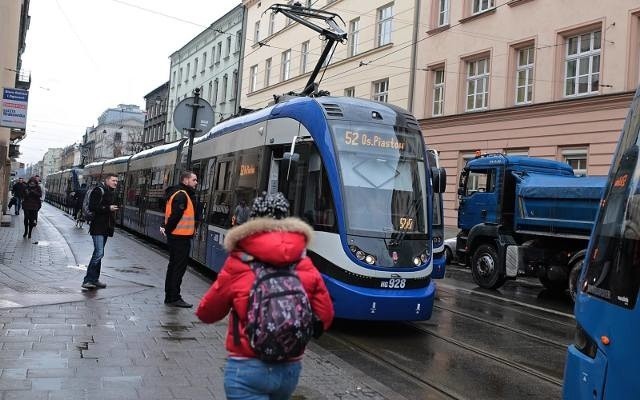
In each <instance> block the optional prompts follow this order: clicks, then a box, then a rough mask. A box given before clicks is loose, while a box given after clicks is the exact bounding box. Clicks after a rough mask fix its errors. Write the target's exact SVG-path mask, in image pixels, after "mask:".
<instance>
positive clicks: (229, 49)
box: [224, 36, 231, 58]
mask: <svg viewBox="0 0 640 400" xmlns="http://www.w3.org/2000/svg"><path fill="white" fill-rule="evenodd" d="M230 54H231V36H227V51H226V52H225V54H224V57H225V58H229V55H230Z"/></svg>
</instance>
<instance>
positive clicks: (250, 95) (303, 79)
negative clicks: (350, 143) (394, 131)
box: [241, 0, 421, 109]
mask: <svg viewBox="0 0 640 400" xmlns="http://www.w3.org/2000/svg"><path fill="white" fill-rule="evenodd" d="M275 3H283V2H279V1H275V0H273V1H272V0H263V1H257V0H244V1H243V4H244V5H245V7H246V8H247V11H246V13H247V18H246V19H247V24H246V26H247V34H246V36H247V37H246V39H245V48H246V50H245V53H246V55H245V58H244V66H243V72H242V76H243V82H242V97H241V106H242V107H243V108H249V109H255V108H261V107H264V106H266V105H267V104H269V103H270V102H271V101H273V95H274V94H275V95H279V94H283V93H288V92H291V91H293V92H296V93H298V92H300V91H302V89H303V88H304V87H305V85H306V83H307V80H308V79H309V76H310V75H311V72H312V71H313V68H314V66H315V65H316V63H317V62H318V60H319V59H320V55H321V53H322V50H323V49H324V45H325V43H326V42H325V41H323V40H321V39H320V37H319V35H318V33H316V32H315V31H313V30H311V29H309V28H307V27H305V26H303V25H300V24H298V23H297V22H293V21H291V20H290V19H289V18H286V17H285V16H284V15H282V14H281V13H278V14H273V13H271V12H270V11H268V8H269V7H270V6H271V5H272V4H275ZM302 3H303V6H309V5H310V4H313V8H321V9H322V10H325V11H329V12H333V13H336V14H338V15H340V16H341V17H342V19H343V20H344V21H345V24H344V26H343V24H342V22H341V21H340V20H339V19H337V18H336V22H337V23H338V24H339V25H340V26H341V27H343V29H344V30H345V31H346V32H347V34H348V40H347V41H346V42H345V43H343V44H338V45H337V47H336V49H335V51H334V52H333V54H332V55H331V58H330V60H329V62H328V63H325V64H326V69H324V68H323V70H324V72H323V71H321V72H320V74H319V76H318V78H317V79H316V82H317V81H320V89H321V90H326V91H329V92H330V93H331V94H332V95H335V96H355V97H361V98H366V99H371V100H377V101H384V102H389V103H393V104H396V105H398V106H401V107H404V108H407V109H411V108H412V106H413V105H412V99H413V97H414V96H412V95H410V93H411V92H412V91H413V90H414V86H413V74H412V69H411V68H409V67H410V66H411V65H414V63H415V49H416V46H415V44H413V42H414V40H413V38H414V37H415V36H416V35H417V34H418V32H419V31H420V30H421V27H420V26H418V25H417V24H416V21H417V18H418V15H419V13H418V10H419V5H420V2H419V1H415V0H402V1H395V2H389V1H388V0H374V1H369V2H366V3H363V2H361V1H356V0H334V1H326V0H319V1H317V2H311V1H305V2H302ZM378 59H380V61H376V60H378ZM390 62H391V63H393V64H398V65H402V66H403V67H402V68H397V67H396V66H395V65H393V66H390V65H388V64H389V63H390ZM320 78H322V79H321V80H320Z"/></svg>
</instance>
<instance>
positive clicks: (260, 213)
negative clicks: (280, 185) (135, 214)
mask: <svg viewBox="0 0 640 400" xmlns="http://www.w3.org/2000/svg"><path fill="white" fill-rule="evenodd" d="M288 216H289V202H288V201H287V198H286V197H284V195H283V194H282V193H280V192H277V193H273V194H267V192H262V194H261V195H260V196H258V197H256V198H255V199H254V200H253V204H252V205H251V218H259V217H269V218H274V219H282V218H286V217H288Z"/></svg>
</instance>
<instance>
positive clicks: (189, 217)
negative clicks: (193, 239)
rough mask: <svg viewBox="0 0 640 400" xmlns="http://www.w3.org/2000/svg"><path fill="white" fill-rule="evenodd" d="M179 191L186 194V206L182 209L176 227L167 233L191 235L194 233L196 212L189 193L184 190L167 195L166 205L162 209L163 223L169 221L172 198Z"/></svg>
mask: <svg viewBox="0 0 640 400" xmlns="http://www.w3.org/2000/svg"><path fill="white" fill-rule="evenodd" d="M180 192H182V193H184V195H185V196H187V208H186V209H185V210H184V213H183V214H182V218H180V221H179V222H178V225H177V226H176V229H174V230H173V232H169V233H171V234H172V235H180V236H193V235H194V234H195V233H196V213H195V209H194V208H193V203H192V202H191V198H190V197H189V194H187V192H186V191H184V190H178V191H176V192H175V193H174V194H172V195H171V197H169V201H167V205H166V206H165V209H164V223H165V225H166V224H167V222H169V217H170V216H171V205H172V204H173V198H174V197H175V196H176V195H177V194H178V193H180Z"/></svg>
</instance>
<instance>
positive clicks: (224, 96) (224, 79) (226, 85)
mask: <svg viewBox="0 0 640 400" xmlns="http://www.w3.org/2000/svg"><path fill="white" fill-rule="evenodd" d="M228 89H229V75H227V74H224V76H223V77H222V95H221V96H220V102H221V103H224V102H225V101H227V90H228Z"/></svg>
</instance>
